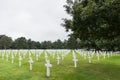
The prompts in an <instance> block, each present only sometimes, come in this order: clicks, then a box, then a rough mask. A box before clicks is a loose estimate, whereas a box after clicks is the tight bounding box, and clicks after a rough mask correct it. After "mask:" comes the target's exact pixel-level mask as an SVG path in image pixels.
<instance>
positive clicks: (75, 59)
mask: <svg viewBox="0 0 120 80" xmlns="http://www.w3.org/2000/svg"><path fill="white" fill-rule="evenodd" d="M73 61H74V67H75V68H76V67H77V61H78V59H77V58H76V56H73Z"/></svg>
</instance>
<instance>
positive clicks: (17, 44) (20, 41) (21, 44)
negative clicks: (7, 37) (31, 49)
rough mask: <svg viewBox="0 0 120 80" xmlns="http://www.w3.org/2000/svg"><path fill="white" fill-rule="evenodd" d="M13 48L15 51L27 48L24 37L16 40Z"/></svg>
mask: <svg viewBox="0 0 120 80" xmlns="http://www.w3.org/2000/svg"><path fill="white" fill-rule="evenodd" d="M13 48H15V49H27V48H28V44H27V39H26V38H25V37H20V38H17V39H16V40H15V41H14V42H13Z"/></svg>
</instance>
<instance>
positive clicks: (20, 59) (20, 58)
mask: <svg viewBox="0 0 120 80" xmlns="http://www.w3.org/2000/svg"><path fill="white" fill-rule="evenodd" d="M21 65H22V57H21V56H19V67H21Z"/></svg>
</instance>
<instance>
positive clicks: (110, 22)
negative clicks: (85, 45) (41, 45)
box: [63, 0, 120, 48]
mask: <svg viewBox="0 0 120 80" xmlns="http://www.w3.org/2000/svg"><path fill="white" fill-rule="evenodd" d="M66 3H67V4H66V5H64V7H65V9H66V12H67V13H68V14H69V15H70V16H71V17H72V18H71V19H67V18H65V19H64V24H63V26H64V27H65V28H66V30H67V31H69V30H71V31H72V32H73V33H72V34H71V35H73V36H74V37H75V38H79V39H80V40H82V41H84V42H89V43H93V44H96V41H99V40H107V41H108V42H110V43H111V42H112V41H115V40H116V39H118V38H119V37H120V32H119V31H120V27H119V26H120V13H119V11H120V1H119V0H80V1H79V0H75V1H72V0H67V2H66ZM96 45H97V44H96ZM95 48H96V47H95Z"/></svg>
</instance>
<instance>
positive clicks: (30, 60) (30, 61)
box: [29, 57, 33, 70]
mask: <svg viewBox="0 0 120 80" xmlns="http://www.w3.org/2000/svg"><path fill="white" fill-rule="evenodd" d="M29 63H30V70H32V64H33V60H32V57H30V59H29Z"/></svg>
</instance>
